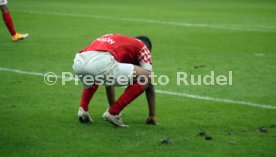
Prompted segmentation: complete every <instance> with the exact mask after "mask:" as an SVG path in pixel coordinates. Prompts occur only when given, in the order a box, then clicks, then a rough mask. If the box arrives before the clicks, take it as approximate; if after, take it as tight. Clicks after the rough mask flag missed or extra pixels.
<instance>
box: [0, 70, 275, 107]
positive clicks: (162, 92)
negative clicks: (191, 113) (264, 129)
mask: <svg viewBox="0 0 276 157" xmlns="http://www.w3.org/2000/svg"><path fill="white" fill-rule="evenodd" d="M0 71H4V72H13V73H17V74H24V75H33V76H44V75H45V74H46V73H39V72H29V71H23V70H19V69H10V68H1V67H0ZM57 77H58V78H62V77H61V76H57ZM71 80H74V79H71ZM156 92H157V93H160V94H166V95H173V96H180V97H187V98H192V99H199V100H206V101H215V102H224V103H229V104H236V105H245V106H251V107H258V108H266V109H276V106H273V105H269V104H256V103H252V102H246V101H236V100H231V99H222V98H213V97H208V96H200V95H194V94H187V93H177V92H170V91H163V90H156Z"/></svg>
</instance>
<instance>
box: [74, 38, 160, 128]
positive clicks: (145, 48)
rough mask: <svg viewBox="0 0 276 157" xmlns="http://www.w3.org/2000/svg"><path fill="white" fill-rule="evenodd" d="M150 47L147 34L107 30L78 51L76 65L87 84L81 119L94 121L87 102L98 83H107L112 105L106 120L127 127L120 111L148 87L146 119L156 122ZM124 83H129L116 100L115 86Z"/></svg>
mask: <svg viewBox="0 0 276 157" xmlns="http://www.w3.org/2000/svg"><path fill="white" fill-rule="evenodd" d="M151 48H152V45H151V41H150V39H149V38H148V37H146V36H138V37H136V38H131V37H128V36H125V35H120V34H108V35H104V36H102V37H99V38H98V39H96V40H95V41H93V42H92V43H91V44H90V45H89V46H87V47H86V48H84V49H83V50H81V51H80V52H78V53H77V54H76V57H75V59H74V64H73V69H74V72H75V73H76V74H77V75H78V76H79V78H80V80H81V81H82V83H83V84H84V90H83V92H82V98H81V102H80V108H79V111H78V117H79V120H80V121H81V122H93V119H92V118H91V116H90V115H89V113H88V105H89V103H90V100H91V99H92V97H93V95H94V94H95V92H96V91H97V89H98V86H99V85H98V84H104V85H105V86H106V94H107V99H108V102H109V105H110V108H109V109H108V110H107V111H106V112H105V113H104V114H103V118H104V119H105V120H107V121H109V122H111V123H113V124H114V125H116V126H119V127H127V125H125V124H124V123H123V121H122V119H121V117H120V112H121V111H122V110H123V109H124V108H125V107H126V106H127V105H128V104H129V103H131V102H132V101H133V100H134V99H136V98H137V97H138V96H139V95H141V94H142V93H143V92H144V91H145V93H146V98H147V102H148V109H149V116H148V118H147V120H146V123H148V124H156V119H155V90H154V86H153V84H152V82H151V77H150V74H151V72H152V62H151V52H150V51H151ZM88 76H92V78H93V81H92V82H89V81H88V80H89V79H87V78H88ZM95 78H96V79H95ZM122 78H123V79H122ZM90 79H91V78H90ZM125 85H127V86H128V87H127V88H126V89H125V91H124V93H123V94H122V95H121V96H120V97H119V99H118V100H117V101H115V92H114V86H125Z"/></svg>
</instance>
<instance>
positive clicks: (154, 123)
mask: <svg viewBox="0 0 276 157" xmlns="http://www.w3.org/2000/svg"><path fill="white" fill-rule="evenodd" d="M146 124H150V125H157V124H158V123H157V122H156V118H155V117H151V116H150V117H148V118H147V120H146Z"/></svg>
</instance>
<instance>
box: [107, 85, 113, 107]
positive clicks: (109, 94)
mask: <svg viewBox="0 0 276 157" xmlns="http://www.w3.org/2000/svg"><path fill="white" fill-rule="evenodd" d="M105 91H106V97H107V101H108V103H109V106H112V105H113V104H114V103H115V89H114V87H113V86H106V87H105Z"/></svg>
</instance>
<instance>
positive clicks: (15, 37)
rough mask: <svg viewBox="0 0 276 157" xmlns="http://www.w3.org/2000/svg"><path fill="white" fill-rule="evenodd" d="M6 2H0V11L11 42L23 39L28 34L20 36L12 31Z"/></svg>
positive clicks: (5, 0)
mask: <svg viewBox="0 0 276 157" xmlns="http://www.w3.org/2000/svg"><path fill="white" fill-rule="evenodd" d="M7 4H8V0H0V9H1V12H2V17H3V20H4V22H5V24H6V26H7V28H8V30H9V32H10V34H11V36H12V37H11V38H12V41H17V40H21V39H25V38H27V37H28V36H29V34H20V33H17V32H16V31H15V29H14V26H13V22H12V18H11V15H10V12H9V9H8V5H7Z"/></svg>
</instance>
